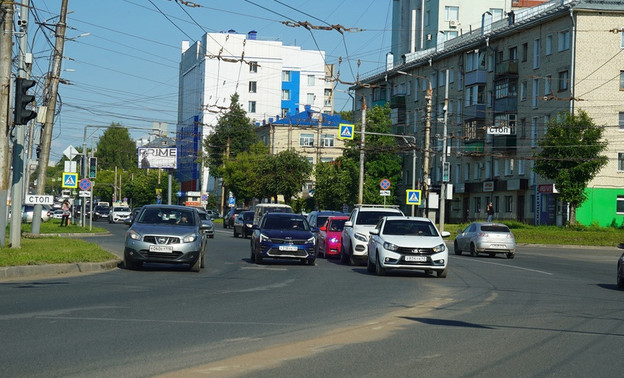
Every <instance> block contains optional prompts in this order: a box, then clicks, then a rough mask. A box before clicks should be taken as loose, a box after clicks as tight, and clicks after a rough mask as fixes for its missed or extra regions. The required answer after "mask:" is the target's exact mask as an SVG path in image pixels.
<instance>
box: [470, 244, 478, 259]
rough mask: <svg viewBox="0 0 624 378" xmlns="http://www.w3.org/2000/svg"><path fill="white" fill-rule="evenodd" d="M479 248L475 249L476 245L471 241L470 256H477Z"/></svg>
mask: <svg viewBox="0 0 624 378" xmlns="http://www.w3.org/2000/svg"><path fill="white" fill-rule="evenodd" d="M477 255H478V253H477V250H476V249H475V245H474V243H470V256H472V257H475V256H477Z"/></svg>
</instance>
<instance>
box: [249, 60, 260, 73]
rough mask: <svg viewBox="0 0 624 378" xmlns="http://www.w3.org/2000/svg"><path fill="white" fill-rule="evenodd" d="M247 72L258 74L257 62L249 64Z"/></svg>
mask: <svg viewBox="0 0 624 378" xmlns="http://www.w3.org/2000/svg"><path fill="white" fill-rule="evenodd" d="M249 72H254V73H255V72H258V62H249Z"/></svg>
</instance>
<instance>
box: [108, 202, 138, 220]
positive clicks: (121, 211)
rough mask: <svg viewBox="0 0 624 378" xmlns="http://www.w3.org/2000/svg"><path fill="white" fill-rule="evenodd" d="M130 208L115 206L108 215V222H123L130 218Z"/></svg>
mask: <svg viewBox="0 0 624 378" xmlns="http://www.w3.org/2000/svg"><path fill="white" fill-rule="evenodd" d="M130 214H132V212H131V211H130V208H129V207H128V206H113V207H112V208H111V211H110V214H109V215H108V223H123V222H125V220H126V219H130Z"/></svg>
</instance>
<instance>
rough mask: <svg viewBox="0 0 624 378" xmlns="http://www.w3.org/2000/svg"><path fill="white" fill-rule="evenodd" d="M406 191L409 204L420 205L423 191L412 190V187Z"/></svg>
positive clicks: (406, 200)
mask: <svg viewBox="0 0 624 378" xmlns="http://www.w3.org/2000/svg"><path fill="white" fill-rule="evenodd" d="M405 193H406V197H407V198H406V199H405V202H406V203H407V204H408V205H420V202H421V196H420V194H421V191H420V190H412V189H408V190H406V191H405Z"/></svg>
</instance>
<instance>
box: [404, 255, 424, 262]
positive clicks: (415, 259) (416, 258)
mask: <svg viewBox="0 0 624 378" xmlns="http://www.w3.org/2000/svg"><path fill="white" fill-rule="evenodd" d="M405 261H412V262H424V261H427V256H405Z"/></svg>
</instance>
